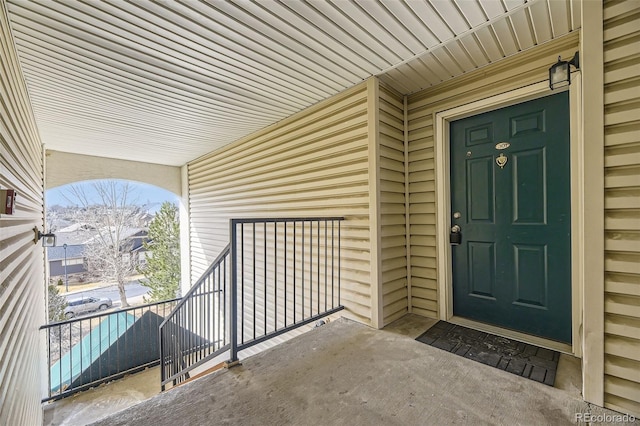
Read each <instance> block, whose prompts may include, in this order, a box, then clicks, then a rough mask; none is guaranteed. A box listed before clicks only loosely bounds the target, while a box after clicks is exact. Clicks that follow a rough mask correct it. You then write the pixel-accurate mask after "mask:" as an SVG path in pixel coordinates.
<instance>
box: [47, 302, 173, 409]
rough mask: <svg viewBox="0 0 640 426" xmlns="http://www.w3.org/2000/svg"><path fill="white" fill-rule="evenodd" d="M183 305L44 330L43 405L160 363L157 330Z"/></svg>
mask: <svg viewBox="0 0 640 426" xmlns="http://www.w3.org/2000/svg"><path fill="white" fill-rule="evenodd" d="M179 300H180V299H173V300H167V301H164V302H158V303H151V304H147V305H142V306H136V307H131V308H127V309H121V310H116V311H110V312H100V313H97V314H94V315H90V316H85V317H81V318H74V319H71V320H68V321H60V322H55V323H51V324H47V325H43V326H42V327H40V330H41V331H42V332H44V333H45V339H46V342H47V360H48V364H47V365H48V370H49V372H48V382H47V384H48V386H47V393H46V397H45V398H43V400H42V401H43V402H45V401H50V400H55V399H60V398H63V397H66V396H69V395H71V394H74V393H76V392H80V391H83V390H85V389H88V388H90V387H93V386H97V385H99V384H100V383H104V382H108V381H111V380H115V379H117V378H120V377H122V376H124V375H125V374H130V373H135V372H137V371H141V370H144V369H145V368H147V367H151V366H153V365H157V364H158V363H159V356H158V327H159V326H160V323H161V322H162V321H163V320H164V317H165V316H166V315H168V314H169V313H170V312H171V311H172V309H173V308H174V306H176V304H177V303H178V301H179Z"/></svg>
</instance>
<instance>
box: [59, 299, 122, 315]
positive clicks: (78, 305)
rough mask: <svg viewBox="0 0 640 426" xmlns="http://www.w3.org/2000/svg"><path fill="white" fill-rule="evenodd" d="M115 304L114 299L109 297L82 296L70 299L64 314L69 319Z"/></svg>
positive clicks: (102, 309)
mask: <svg viewBox="0 0 640 426" xmlns="http://www.w3.org/2000/svg"><path fill="white" fill-rule="evenodd" d="M111 306H113V301H112V300H111V299H109V298H108V297H82V298H77V299H69V301H68V303H67V307H66V308H65V309H64V315H65V317H66V318H67V319H69V318H73V317H75V316H78V315H82V314H86V313H87V312H93V311H98V310H100V311H104V310H105V309H108V308H110V307H111Z"/></svg>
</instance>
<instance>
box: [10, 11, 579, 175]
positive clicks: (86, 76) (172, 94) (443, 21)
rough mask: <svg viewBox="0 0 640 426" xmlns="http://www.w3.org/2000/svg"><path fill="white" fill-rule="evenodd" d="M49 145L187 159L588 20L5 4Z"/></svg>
mask: <svg viewBox="0 0 640 426" xmlns="http://www.w3.org/2000/svg"><path fill="white" fill-rule="evenodd" d="M6 2H7V5H8V10H9V16H10V19H11V23H12V28H13V34H14V37H15V42H16V45H17V49H18V53H19V56H20V61H21V64H22V68H23V72H24V75H25V78H26V80H27V85H28V87H29V92H30V96H31V100H32V104H33V108H34V112H35V115H36V120H37V123H38V127H39V130H40V133H41V136H42V140H43V141H44V143H45V144H46V147H47V149H51V150H58V151H65V152H72V153H78V154H88V155H96V156H103V157H112V158H121V159H127V160H134V161H143V162H151V163H159V164H167V165H178V166H179V165H183V164H185V163H186V162H188V161H190V160H193V159H195V158H197V157H199V156H201V155H203V154H205V153H208V152H210V151H212V150H214V149H216V148H219V147H221V146H224V145H226V144H228V143H230V142H233V141H234V140H236V139H238V138H240V137H242V136H244V135H248V134H250V133H252V132H254V131H256V130H259V129H261V128H263V127H266V126H268V125H270V124H272V123H275V122H277V121H279V120H282V119H283V118H286V117H287V116H289V115H291V114H293V113H295V112H298V111H300V110H302V109H304V108H306V107H308V106H310V105H312V104H314V103H316V102H318V101H321V100H323V99H326V98H328V97H330V96H332V95H334V94H336V93H338V92H340V91H342V90H345V89H347V88H349V87H351V86H353V85H355V84H357V83H359V82H361V81H362V80H364V79H366V78H368V77H370V76H372V75H377V76H379V77H380V78H381V80H382V81H384V82H385V83H387V84H388V85H390V86H392V87H393V88H395V89H396V90H397V91H399V92H401V93H404V94H408V93H413V92H415V91H418V90H420V89H423V88H426V87H430V86H433V85H437V84H439V83H441V82H443V81H446V80H449V79H451V78H453V77H456V76H459V75H461V74H464V73H467V72H469V71H473V70H475V69H477V68H479V67H482V66H485V65H487V64H489V63H493V62H496V61H499V60H500V59H503V58H505V57H507V56H510V55H513V54H516V53H517V52H519V51H522V50H526V49H529V48H531V47H533V46H536V45H539V44H541V43H544V42H546V41H549V40H551V39H553V38H556V37H559V36H562V35H564V34H567V33H569V32H571V31H573V30H576V29H577V28H579V26H580V9H579V7H580V2H579V0H529V1H526V0H331V1H325V0H262V1H255V0H253V1H250V0H233V1H223V0H200V1H196V0H186V1H173V0H158V1H148V0H133V1H123V0H105V1H95V0H59V1H52V0H34V1H25V0H6Z"/></svg>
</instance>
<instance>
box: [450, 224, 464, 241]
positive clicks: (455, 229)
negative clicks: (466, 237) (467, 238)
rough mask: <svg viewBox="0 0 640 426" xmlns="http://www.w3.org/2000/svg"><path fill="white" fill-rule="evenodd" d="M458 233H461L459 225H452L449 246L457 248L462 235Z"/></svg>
mask: <svg viewBox="0 0 640 426" xmlns="http://www.w3.org/2000/svg"><path fill="white" fill-rule="evenodd" d="M460 231H462V229H461V228H460V225H453V226H452V227H451V232H450V233H449V244H451V245H452V246H459V245H460V243H462V233H461V232H460Z"/></svg>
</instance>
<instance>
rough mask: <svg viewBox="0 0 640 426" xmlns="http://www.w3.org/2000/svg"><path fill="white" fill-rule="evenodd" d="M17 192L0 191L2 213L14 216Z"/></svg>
mask: <svg viewBox="0 0 640 426" xmlns="http://www.w3.org/2000/svg"><path fill="white" fill-rule="evenodd" d="M16 195H17V194H16V191H15V190H14V189H0V200H2V204H0V213H2V214H13V211H14V210H15V206H16Z"/></svg>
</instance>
